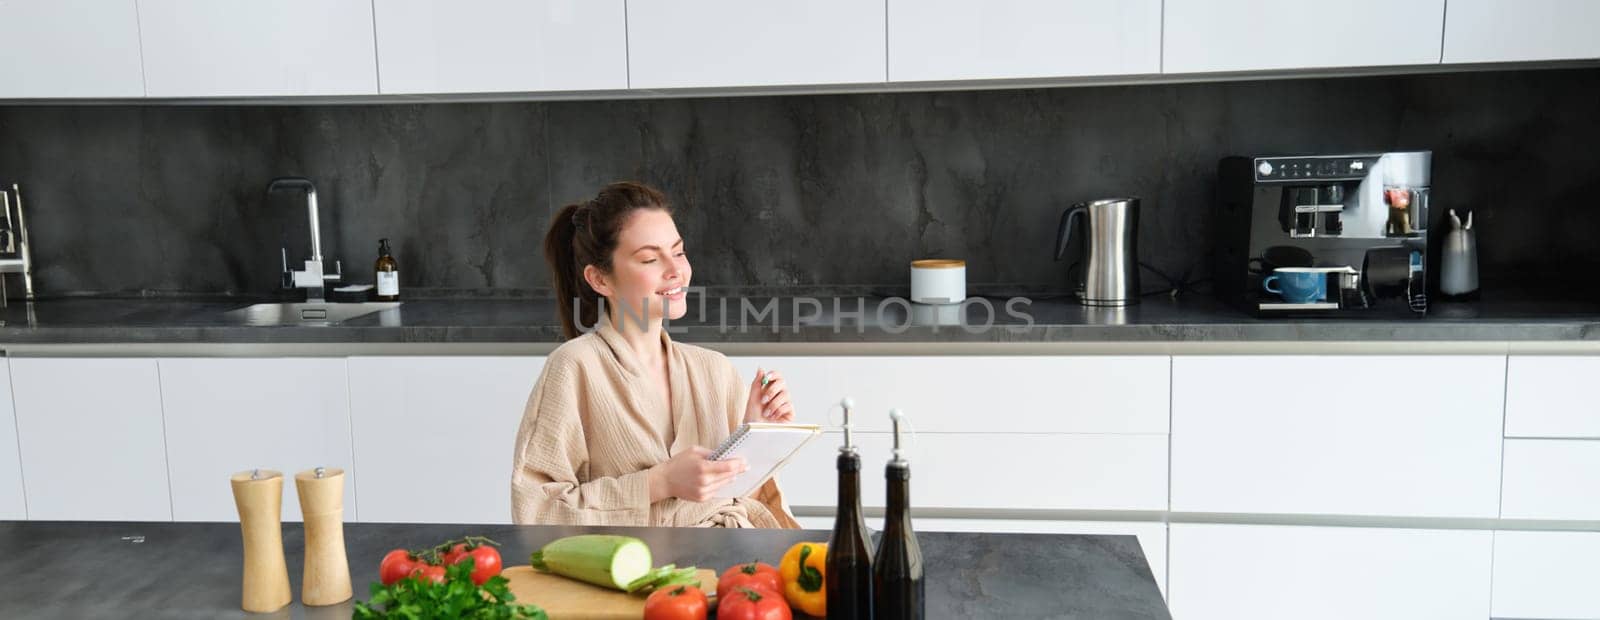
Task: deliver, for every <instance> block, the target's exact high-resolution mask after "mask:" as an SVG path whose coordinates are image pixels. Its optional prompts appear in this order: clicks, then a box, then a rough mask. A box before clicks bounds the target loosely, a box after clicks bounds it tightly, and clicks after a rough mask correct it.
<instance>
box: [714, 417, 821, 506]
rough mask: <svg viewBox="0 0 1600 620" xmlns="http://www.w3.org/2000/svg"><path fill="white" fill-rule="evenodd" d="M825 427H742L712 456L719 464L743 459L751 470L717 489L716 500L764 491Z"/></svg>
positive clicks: (757, 424)
mask: <svg viewBox="0 0 1600 620" xmlns="http://www.w3.org/2000/svg"><path fill="white" fill-rule="evenodd" d="M820 434H822V427H821V426H818V425H816V424H770V423H765V422H751V423H747V424H741V425H739V428H738V429H737V430H735V431H733V434H732V435H729V436H728V439H727V440H726V441H723V442H722V445H721V446H718V447H717V449H716V451H714V452H712V453H711V456H710V457H709V458H710V459H711V460H713V461H720V460H723V459H727V458H732V457H735V456H738V457H744V461H745V463H746V464H748V465H749V466H750V469H748V470H745V472H744V473H742V474H739V476H738V477H737V478H734V479H733V482H729V483H728V484H726V485H724V486H723V487H722V488H721V489H718V490H717V497H719V498H730V497H745V496H747V495H749V494H751V493H754V492H755V491H756V489H759V488H761V485H762V484H765V483H766V482H767V479H769V478H771V477H772V476H773V475H774V474H777V473H778V469H779V468H781V467H783V466H784V464H785V463H788V462H789V459H791V458H794V455H795V454H798V453H799V452H800V447H801V446H804V445H806V442H808V441H811V440H812V439H813V438H815V437H816V436H817V435H820Z"/></svg>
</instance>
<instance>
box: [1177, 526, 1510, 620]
mask: <svg viewBox="0 0 1600 620" xmlns="http://www.w3.org/2000/svg"><path fill="white" fill-rule="evenodd" d="M1168 538H1169V543H1170V547H1169V551H1168V556H1167V566H1168V571H1169V572H1168V576H1167V600H1168V603H1169V606H1170V607H1171V609H1172V617H1174V618H1181V619H1182V620H1214V619H1215V620H1221V619H1224V618H1225V619H1227V620H1251V619H1255V618H1260V619H1262V620H1269V619H1270V620H1277V619H1280V618H1296V619H1299V620H1319V619H1323V618H1326V619H1329V620H1334V619H1337V620H1348V619H1349V618H1363V619H1366V620H1385V619H1390V618H1393V619H1394V620H1429V619H1438V620H1459V619H1461V618H1484V617H1487V616H1488V614H1489V578H1490V572H1491V566H1490V556H1491V555H1492V554H1493V548H1492V547H1493V538H1492V534H1491V532H1487V531H1469V530H1414V529H1398V528H1396V529H1385V528H1355V527H1293V526H1275V525H1212V524H1191V523H1174V524H1172V525H1171V527H1170V528H1169V532H1168Z"/></svg>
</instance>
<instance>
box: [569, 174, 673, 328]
mask: <svg viewBox="0 0 1600 620" xmlns="http://www.w3.org/2000/svg"><path fill="white" fill-rule="evenodd" d="M635 209H662V210H665V211H667V212H669V213H670V212H671V210H672V207H671V205H669V204H668V203H667V197H666V196H665V195H664V194H662V193H661V192H660V191H658V190H656V189H655V188H653V187H650V186H648V185H643V184H640V183H632V182H626V181H625V182H620V183H612V184H610V185H607V186H605V187H604V188H602V189H601V190H600V193H599V194H598V195H596V196H595V197H594V198H593V199H591V200H588V201H585V202H580V203H574V204H569V205H567V206H564V207H561V210H560V211H557V212H556V215H555V220H553V221H551V222H550V230H549V231H548V232H546V233H545V236H544V259H545V262H547V263H549V265H550V276H551V280H552V281H553V282H554V283H555V289H556V307H557V308H558V311H559V312H560V315H561V333H562V335H563V336H565V337H566V338H569V339H571V338H577V337H578V336H579V335H580V334H581V333H583V332H584V331H588V330H589V329H592V328H593V327H594V326H595V325H596V324H597V323H598V322H599V319H600V294H599V293H598V292H595V290H594V289H593V288H591V287H590V286H589V282H588V280H585V279H584V277H583V269H584V267H587V266H589V265H594V266H595V267H597V268H599V269H600V270H601V271H604V272H606V273H610V272H611V254H612V253H613V252H615V251H616V249H617V238H618V237H619V236H620V235H621V232H622V224H623V223H624V222H626V221H627V218H628V216H629V215H632V213H633V211H634V210H635ZM574 306H576V308H574Z"/></svg>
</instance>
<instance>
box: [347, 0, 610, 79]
mask: <svg viewBox="0 0 1600 620" xmlns="http://www.w3.org/2000/svg"><path fill="white" fill-rule="evenodd" d="M373 13H374V15H373V17H374V19H375V23H376V31H377V42H378V75H379V80H378V83H379V85H380V87H381V88H382V90H383V92H384V93H385V94H406V93H498V92H536V91H563V90H613V89H614V90H622V89H626V88H627V87H628V50H627V45H626V36H627V22H626V15H624V11H623V0H465V1H459V0H457V1H450V2H446V1H445V0H375V1H374V2H373Z"/></svg>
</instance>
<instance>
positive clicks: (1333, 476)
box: [1172, 355, 1505, 518]
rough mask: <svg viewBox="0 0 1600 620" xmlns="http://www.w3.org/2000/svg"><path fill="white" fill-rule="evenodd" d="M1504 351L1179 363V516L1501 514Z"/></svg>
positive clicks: (1175, 449) (1175, 503) (1175, 366)
mask: <svg viewBox="0 0 1600 620" xmlns="http://www.w3.org/2000/svg"><path fill="white" fill-rule="evenodd" d="M1504 384H1505V358H1504V357H1500V356H1421V355H1418V356H1281V357H1278V356H1218V357H1206V356H1196V357H1176V358H1174V359H1173V362H1172V510H1174V511H1181V512H1234V513H1276V514H1325V515H1326V514H1339V515H1374V516H1377V515H1394V516H1415V517H1421V516H1436V517H1482V518H1494V517H1496V516H1498V515H1499V512H1500V447H1501V443H1502V441H1503V438H1502V435H1501V419H1502V416H1501V403H1502V402H1503V400H1502V399H1503V395H1504V393H1505V392H1504Z"/></svg>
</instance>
